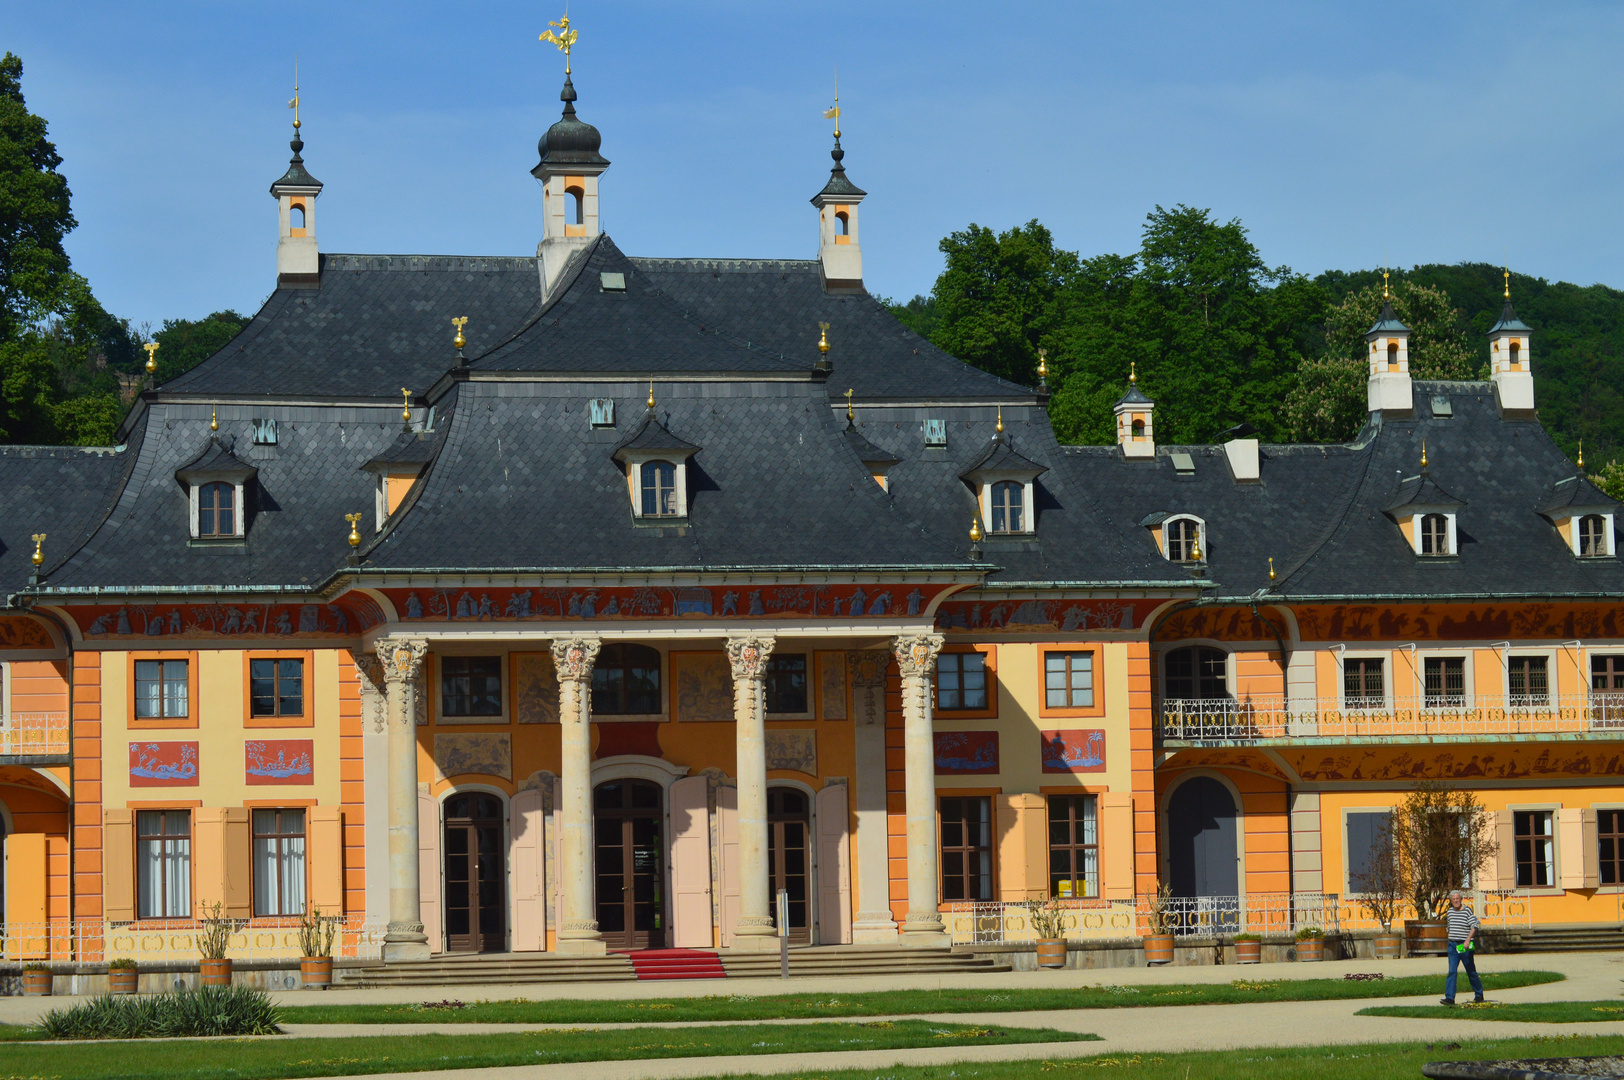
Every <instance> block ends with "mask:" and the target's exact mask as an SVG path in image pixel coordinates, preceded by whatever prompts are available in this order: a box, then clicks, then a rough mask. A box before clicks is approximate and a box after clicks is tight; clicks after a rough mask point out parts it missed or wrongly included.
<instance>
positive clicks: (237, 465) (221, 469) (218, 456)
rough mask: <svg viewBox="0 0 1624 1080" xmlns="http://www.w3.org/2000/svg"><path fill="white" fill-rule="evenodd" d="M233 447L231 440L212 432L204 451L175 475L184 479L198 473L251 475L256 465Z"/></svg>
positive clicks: (176, 471)
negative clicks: (237, 452)
mask: <svg viewBox="0 0 1624 1080" xmlns="http://www.w3.org/2000/svg"><path fill="white" fill-rule="evenodd" d="M232 448H233V444H232V442H231V441H230V440H222V439H221V438H220V437H219V436H218V435H214V434H211V435H210V436H209V441H208V442H207V443H205V444H204V446H203V452H202V453H200V454H198V455H197V457H195V458H193V459H192V460H191V461H189V462H187V463H186V464H185V465H182V466H181V467H180V468H178V469H176V470H175V475H176V476H177V477H180V478H181V479H183V480H184V479H185V478H186V477H187V476H189V475H194V474H197V473H219V474H221V475H228V476H229V475H251V474H252V473H253V472H254V467H253V466H252V465H250V464H248V463H247V462H246V461H243V460H242V459H240V458H239V457H237V455H236V454H234V453H232Z"/></svg>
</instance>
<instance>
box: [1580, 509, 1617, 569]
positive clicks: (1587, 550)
mask: <svg viewBox="0 0 1624 1080" xmlns="http://www.w3.org/2000/svg"><path fill="white" fill-rule="evenodd" d="M1608 532H1609V530H1608V528H1607V518H1606V517H1604V516H1603V515H1601V514H1586V515H1585V516H1584V517H1582V518H1580V519H1579V556H1580V557H1581V558H1592V557H1600V556H1603V555H1611V554H1612V553H1613V552H1612V550H1611V549H1612V545H1611V544H1609V543H1608V542H1607V540H1608V536H1607V534H1608Z"/></svg>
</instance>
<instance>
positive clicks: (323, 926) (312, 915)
mask: <svg viewBox="0 0 1624 1080" xmlns="http://www.w3.org/2000/svg"><path fill="white" fill-rule="evenodd" d="M335 921H336V920H334V919H330V918H325V917H324V916H323V915H322V913H321V908H319V907H318V908H313V909H312V910H310V911H308V912H306V913H305V914H304V915H302V916H301V917H300V918H299V949H300V950H301V953H302V955H304V956H310V957H317V956H329V957H330V956H332V955H333V938H334V936H335V934H336V932H337V927H336V926H335V925H334V924H335Z"/></svg>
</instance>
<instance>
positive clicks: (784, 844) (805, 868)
mask: <svg viewBox="0 0 1624 1080" xmlns="http://www.w3.org/2000/svg"><path fill="white" fill-rule="evenodd" d="M810 810H811V806H810V802H809V800H808V799H807V797H806V793H805V792H801V791H797V790H795V789H794V788H787V787H775V788H768V789H767V835H768V838H769V842H770V844H771V845H772V853H773V857H772V871H771V873H772V879H771V881H770V882H769V884H768V891H769V892H770V893H771V895H772V904H773V916H774V918H776V917H777V913H778V890H779V889H783V890H785V891H786V892H788V893H789V943H790V944H791V945H810V944H812V903H811V884H812V879H811V866H812V853H811V851H809V850H808V845H809V843H810V835H811V832H812V815H811V812H810Z"/></svg>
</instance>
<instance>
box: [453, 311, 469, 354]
mask: <svg viewBox="0 0 1624 1080" xmlns="http://www.w3.org/2000/svg"><path fill="white" fill-rule="evenodd" d="M451 325H452V326H455V327H456V328H457V339H456V340H455V341H453V342H452V343H451V344H453V345H455V346H456V347H457V348H458V349H461V348H462V347H463V346H464V345H466V344H468V342H467V340H465V339H464V338H463V336H462V328H463V327H465V326H467V325H468V316H466V315H461V316H458V317H457V318H455V319H452V320H451Z"/></svg>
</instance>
